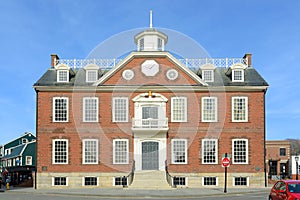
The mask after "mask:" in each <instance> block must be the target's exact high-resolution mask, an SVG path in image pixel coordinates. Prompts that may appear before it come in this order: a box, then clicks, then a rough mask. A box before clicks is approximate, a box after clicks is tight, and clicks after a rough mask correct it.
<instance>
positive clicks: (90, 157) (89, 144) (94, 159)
mask: <svg viewBox="0 0 300 200" xmlns="http://www.w3.org/2000/svg"><path fill="white" fill-rule="evenodd" d="M83 148H84V149H83V155H84V158H83V163H84V164H97V163H98V140H83Z"/></svg>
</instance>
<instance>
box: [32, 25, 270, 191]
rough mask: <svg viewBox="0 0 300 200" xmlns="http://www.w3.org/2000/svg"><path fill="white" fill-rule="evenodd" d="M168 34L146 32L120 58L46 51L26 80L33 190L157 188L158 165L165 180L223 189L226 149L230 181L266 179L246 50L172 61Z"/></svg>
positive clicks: (261, 85)
mask: <svg viewBox="0 0 300 200" xmlns="http://www.w3.org/2000/svg"><path fill="white" fill-rule="evenodd" d="M167 39H168V37H167V35H165V34H164V33H162V32H160V31H157V30H155V29H152V28H150V29H148V30H145V31H143V32H141V33H139V34H137V35H136V36H135V38H134V40H135V42H136V44H137V51H133V52H131V53H130V54H129V55H127V56H126V57H125V58H124V59H122V60H114V59H111V60H104V59H103V60H101V59H99V60H97V59H95V60H94V59H92V60H78V59H76V61H75V62H74V63H75V65H73V64H72V60H61V59H59V57H58V56H57V55H52V56H51V57H52V62H51V63H52V66H51V67H50V68H49V69H48V70H47V71H46V72H45V74H43V76H42V77H41V78H40V79H39V80H38V81H37V82H36V83H35V84H34V89H35V91H36V95H37V102H36V103H37V116H36V119H37V124H36V126H37V144H38V148H37V149H38V152H37V154H38V157H37V188H49V187H72V188H78V187H91V186H92V187H114V186H120V185H122V183H125V184H128V185H130V184H131V180H132V178H133V182H132V185H131V186H130V187H138V185H139V184H147V187H154V186H158V185H159V183H158V182H159V181H161V184H162V185H164V186H165V185H166V184H165V183H167V180H166V171H165V169H167V170H168V171H167V172H168V173H167V174H169V175H170V176H167V177H168V178H167V179H168V182H169V184H171V185H172V184H176V185H177V186H181V187H196V188H197V187H212V186H220V187H222V186H223V184H224V168H222V167H221V161H222V156H223V155H224V154H225V153H229V154H231V165H230V167H229V169H228V173H229V174H228V185H229V186H232V187H233V186H234V187H239V186H244V187H245V186H264V185H265V171H264V168H265V155H264V152H265V151H264V149H265V146H264V145H265V93H266V91H267V88H268V84H267V82H266V81H265V80H264V79H263V78H262V77H261V76H260V75H259V73H258V72H257V71H256V70H255V69H254V68H253V67H252V64H251V54H246V55H245V56H244V58H239V59H227V58H224V59H211V58H204V59H185V60H180V59H177V58H176V57H175V56H174V55H172V54H171V53H169V52H167V51H165V50H164V48H165V45H166V43H167ZM120 45H121V44H120ZM115 48H118V47H117V46H116V47H115ZM110 61H111V63H109V62H110ZM105 63H108V66H109V69H108V70H107V68H106V67H105V66H104V65H106V64H105ZM114 63H115V65H114ZM228 63H230V64H229V65H228ZM227 65H228V66H227ZM106 66H107V65H106ZM195 68H196V70H195ZM132 169H135V173H134V176H131V175H132V174H131V172H132ZM149 170H150V171H151V173H149V174H150V176H146V175H145V173H146V172H149ZM143 172H144V173H143ZM124 176H125V178H124ZM138 181H140V182H139V184H137V183H138ZM159 187H160V186H159Z"/></svg>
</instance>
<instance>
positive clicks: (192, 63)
mask: <svg viewBox="0 0 300 200" xmlns="http://www.w3.org/2000/svg"><path fill="white" fill-rule="evenodd" d="M121 60H122V59H59V60H56V61H55V63H56V65H57V64H65V65H68V66H69V67H71V68H72V69H78V68H83V67H85V66H86V65H89V64H95V65H97V66H99V68H100V69H101V70H110V69H112V68H113V67H115V66H116V65H117V64H118V63H119V62H120V61H121ZM178 60H179V61H180V62H181V63H182V64H184V65H185V66H187V67H188V68H189V69H191V70H198V69H199V67H201V66H202V65H205V64H213V65H215V66H216V67H221V68H226V67H230V66H231V65H233V64H236V63H242V64H245V65H247V66H248V59H247V58H186V59H178Z"/></svg>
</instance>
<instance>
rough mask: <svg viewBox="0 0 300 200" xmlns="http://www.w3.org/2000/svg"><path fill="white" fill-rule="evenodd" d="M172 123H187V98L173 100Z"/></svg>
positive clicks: (174, 98)
mask: <svg viewBox="0 0 300 200" xmlns="http://www.w3.org/2000/svg"><path fill="white" fill-rule="evenodd" d="M171 121H172V122H187V98H186V97H172V98H171Z"/></svg>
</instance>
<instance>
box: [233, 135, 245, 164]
mask: <svg viewBox="0 0 300 200" xmlns="http://www.w3.org/2000/svg"><path fill="white" fill-rule="evenodd" d="M247 159H248V142H247V140H234V141H233V162H234V163H236V164H237V163H247V162H248V160H247Z"/></svg>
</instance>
